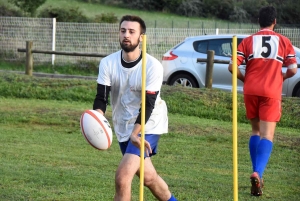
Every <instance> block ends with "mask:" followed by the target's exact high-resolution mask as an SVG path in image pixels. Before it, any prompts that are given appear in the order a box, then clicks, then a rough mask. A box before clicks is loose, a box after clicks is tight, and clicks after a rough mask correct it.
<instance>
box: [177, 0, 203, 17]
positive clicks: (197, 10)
mask: <svg viewBox="0 0 300 201" xmlns="http://www.w3.org/2000/svg"><path fill="white" fill-rule="evenodd" d="M203 7H204V5H203V1H202V0H184V1H182V3H181V5H180V6H179V7H178V8H177V9H176V13H178V14H179V15H184V16H187V17H193V16H199V17H201V16H204V14H203V10H204V9H203Z"/></svg>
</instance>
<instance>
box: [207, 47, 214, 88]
mask: <svg viewBox="0 0 300 201" xmlns="http://www.w3.org/2000/svg"><path fill="white" fill-rule="evenodd" d="M214 56H215V51H213V50H207V63H206V75H205V87H206V88H208V89H211V88H212V75H213V66H214Z"/></svg>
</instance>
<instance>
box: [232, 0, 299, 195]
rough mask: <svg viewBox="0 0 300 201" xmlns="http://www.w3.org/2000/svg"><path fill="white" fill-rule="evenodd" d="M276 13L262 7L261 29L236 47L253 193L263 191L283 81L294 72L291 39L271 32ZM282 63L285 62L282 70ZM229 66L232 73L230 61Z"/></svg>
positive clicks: (269, 7)
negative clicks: (248, 126) (248, 129)
mask: <svg viewBox="0 0 300 201" xmlns="http://www.w3.org/2000/svg"><path fill="white" fill-rule="evenodd" d="M276 14H277V12H276V10H275V8H274V7H273V6H266V7H263V8H261V9H260V11H259V19H258V21H259V25H260V28H261V29H260V30H259V31H258V32H257V33H255V34H253V35H251V36H249V37H247V38H245V39H244V40H243V41H242V42H241V43H240V44H239V45H238V49H237V66H239V65H241V64H242V62H243V61H245V62H246V72H245V75H243V74H242V73H241V72H240V70H239V69H238V68H237V78H238V79H239V80H241V81H243V82H244V90H243V91H244V102H245V107H246V116H247V118H248V119H249V120H250V122H251V126H252V135H251V136H250V139H249V152H250V158H251V161H252V168H253V173H252V174H251V176H250V181H251V194H252V195H254V196H260V195H262V187H263V180H262V176H263V173H264V170H265V168H266V166H267V163H268V161H269V158H270V155H271V152H272V148H273V138H274V132H275V127H276V123H277V122H278V121H279V120H280V117H281V92H282V83H283V81H284V80H285V79H287V78H290V77H292V76H294V75H295V74H296V72H297V61H296V57H295V52H294V49H293V46H292V44H291V42H290V40H289V39H288V38H286V37H284V36H282V35H280V34H278V33H275V32H274V27H275V24H276ZM283 65H284V66H287V71H286V72H285V73H283V72H282V66H283ZM228 70H229V71H230V72H231V73H232V64H231V63H230V64H229V66H228Z"/></svg>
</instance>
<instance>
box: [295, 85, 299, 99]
mask: <svg viewBox="0 0 300 201" xmlns="http://www.w3.org/2000/svg"><path fill="white" fill-rule="evenodd" d="M295 97H299V98H300V86H299V87H298V88H297V89H296V93H295Z"/></svg>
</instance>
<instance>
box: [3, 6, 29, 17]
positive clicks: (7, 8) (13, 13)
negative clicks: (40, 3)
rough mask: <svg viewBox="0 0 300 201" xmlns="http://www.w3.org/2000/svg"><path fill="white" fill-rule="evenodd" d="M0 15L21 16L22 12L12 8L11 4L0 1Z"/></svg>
mask: <svg viewBox="0 0 300 201" xmlns="http://www.w3.org/2000/svg"><path fill="white" fill-rule="evenodd" d="M0 16H6V17H22V16H23V14H22V12H21V11H19V10H17V9H15V8H12V7H11V6H9V5H7V4H1V3H0Z"/></svg>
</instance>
